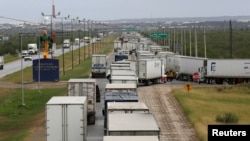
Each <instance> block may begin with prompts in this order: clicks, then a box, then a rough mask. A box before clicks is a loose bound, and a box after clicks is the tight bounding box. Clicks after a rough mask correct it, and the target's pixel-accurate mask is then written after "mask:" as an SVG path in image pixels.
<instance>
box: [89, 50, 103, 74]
mask: <svg viewBox="0 0 250 141" xmlns="http://www.w3.org/2000/svg"><path fill="white" fill-rule="evenodd" d="M106 66H107V60H106V55H105V54H93V55H92V67H91V74H92V78H105V77H106V73H107V72H106V71H107V70H106Z"/></svg>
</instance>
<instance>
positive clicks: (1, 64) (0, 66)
mask: <svg viewBox="0 0 250 141" xmlns="http://www.w3.org/2000/svg"><path fill="white" fill-rule="evenodd" d="M3 67H4V56H0V70H2V69H3Z"/></svg>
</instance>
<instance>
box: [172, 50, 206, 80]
mask: <svg viewBox="0 0 250 141" xmlns="http://www.w3.org/2000/svg"><path fill="white" fill-rule="evenodd" d="M204 60H206V58H202V57H190V56H182V55H175V68H176V69H175V78H176V79H177V80H192V76H193V74H194V73H195V72H197V70H198V68H200V67H202V66H203V62H204Z"/></svg>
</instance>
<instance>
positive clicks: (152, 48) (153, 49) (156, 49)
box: [150, 45, 162, 55]
mask: <svg viewBox="0 0 250 141" xmlns="http://www.w3.org/2000/svg"><path fill="white" fill-rule="evenodd" d="M150 51H151V52H152V53H153V54H155V55H157V54H158V52H161V51H162V47H161V46H156V45H151V46H150Z"/></svg>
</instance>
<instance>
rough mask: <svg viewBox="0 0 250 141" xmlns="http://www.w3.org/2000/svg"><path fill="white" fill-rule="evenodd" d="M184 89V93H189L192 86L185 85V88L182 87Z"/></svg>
mask: <svg viewBox="0 0 250 141" xmlns="http://www.w3.org/2000/svg"><path fill="white" fill-rule="evenodd" d="M184 89H185V90H186V91H188V92H189V91H191V90H192V85H191V84H186V85H185V86H184Z"/></svg>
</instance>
